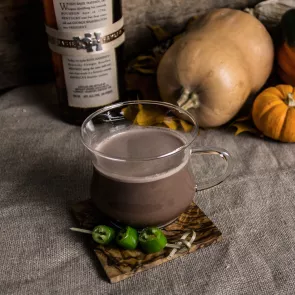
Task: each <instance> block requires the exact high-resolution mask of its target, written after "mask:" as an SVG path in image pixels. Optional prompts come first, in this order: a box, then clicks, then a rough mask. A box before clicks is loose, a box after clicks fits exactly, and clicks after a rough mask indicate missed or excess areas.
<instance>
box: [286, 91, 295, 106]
mask: <svg viewBox="0 0 295 295" xmlns="http://www.w3.org/2000/svg"><path fill="white" fill-rule="evenodd" d="M285 103H286V104H287V106H288V107H295V100H294V97H293V94H292V93H288V96H287V98H286V99H285Z"/></svg>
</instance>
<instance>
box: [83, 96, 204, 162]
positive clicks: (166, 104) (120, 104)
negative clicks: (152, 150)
mask: <svg viewBox="0 0 295 295" xmlns="http://www.w3.org/2000/svg"><path fill="white" fill-rule="evenodd" d="M138 104H150V105H151V104H152V105H160V106H164V107H167V108H170V109H174V110H176V111H178V112H179V113H181V114H185V115H186V116H188V117H189V118H190V119H191V120H192V122H193V123H194V126H193V127H194V131H193V132H192V133H191V134H192V139H191V140H189V141H188V142H187V143H185V144H183V145H182V146H181V147H179V148H177V149H175V150H173V151H171V152H169V153H166V154H163V155H159V156H156V157H149V158H137V159H135V158H128V157H111V156H108V155H107V154H105V153H101V152H99V151H97V150H95V149H93V148H92V147H91V146H90V145H88V144H87V143H86V142H85V138H84V133H83V130H85V129H86V128H85V127H86V124H88V123H89V122H90V121H91V120H92V119H93V118H95V117H96V116H98V115H100V114H103V113H105V112H106V111H110V110H113V109H116V108H119V107H123V106H126V105H138ZM198 130H199V126H198V124H197V121H196V120H195V118H194V117H193V115H192V114H191V113H189V112H188V111H186V110H184V109H182V108H181V107H179V106H176V105H174V104H172V103H169V102H163V101H156V100H129V101H124V102H118V103H115V104H111V105H109V106H105V107H103V108H101V109H98V110H97V111H95V112H93V113H92V114H90V115H89V116H88V117H87V118H86V119H85V120H84V121H83V123H82V125H81V128H80V137H81V141H82V143H83V145H84V146H85V147H86V148H87V149H88V150H89V151H91V152H92V153H94V154H96V155H99V156H100V157H102V158H105V159H108V160H113V161H119V162H136V161H137V162H140V161H151V160H157V159H162V158H165V157H169V156H173V155H175V154H178V153H179V152H181V151H183V150H185V149H186V148H188V147H189V146H190V145H191V144H192V143H193V141H194V140H195V138H196V136H197V134H198Z"/></svg>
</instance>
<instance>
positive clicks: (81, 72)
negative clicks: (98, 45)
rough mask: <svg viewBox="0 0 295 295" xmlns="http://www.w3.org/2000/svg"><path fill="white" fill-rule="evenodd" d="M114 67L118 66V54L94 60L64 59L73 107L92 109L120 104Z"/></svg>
mask: <svg viewBox="0 0 295 295" xmlns="http://www.w3.org/2000/svg"><path fill="white" fill-rule="evenodd" d="M114 65H116V55H115V51H114V50H112V51H109V52H106V53H101V54H97V55H92V56H63V66H64V71H65V78H66V85H67V92H68V97H69V103H71V106H75V107H80V108H83V107H85V106H87V107H88V108H91V107H97V106H103V105H107V104H110V103H111V102H113V101H116V100H117V99H118V87H117V79H116V77H117V68H116V66H114ZM69 94H71V96H69ZM70 98H71V99H70ZM98 103H99V104H98Z"/></svg>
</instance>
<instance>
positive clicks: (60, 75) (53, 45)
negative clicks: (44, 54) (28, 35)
mask: <svg viewBox="0 0 295 295" xmlns="http://www.w3.org/2000/svg"><path fill="white" fill-rule="evenodd" d="M43 6H44V11H45V24H46V32H47V34H48V44H49V47H50V49H51V51H52V62H53V68H54V72H55V76H56V88H57V92H58V100H59V105H60V110H61V115H62V117H63V119H64V120H66V121H67V122H70V123H74V124H81V122H83V120H84V119H85V118H86V117H87V116H88V115H89V114H91V113H92V112H93V111H95V110H97V109H98V108H101V107H103V106H106V105H109V104H112V103H114V102H116V101H119V100H120V99H122V98H123V96H124V91H125V83H124V61H123V44H124V40H125V34H124V23H123V16H122V5H121V0H84V1H82V0H43Z"/></svg>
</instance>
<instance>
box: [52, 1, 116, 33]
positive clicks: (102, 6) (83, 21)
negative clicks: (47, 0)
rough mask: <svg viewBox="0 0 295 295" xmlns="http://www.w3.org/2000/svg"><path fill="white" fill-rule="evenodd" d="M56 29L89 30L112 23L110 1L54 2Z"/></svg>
mask: <svg viewBox="0 0 295 295" xmlns="http://www.w3.org/2000/svg"><path fill="white" fill-rule="evenodd" d="M53 3H54V10H55V16H56V21H57V27H58V29H59V30H61V31H73V30H79V31H83V30H91V29H96V28H100V27H106V26H108V25H110V24H112V22H113V11H112V1H110V0H88V1H86V0H85V1H80V0H54V2H53Z"/></svg>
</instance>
